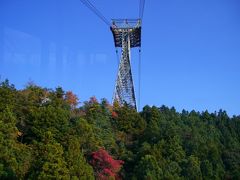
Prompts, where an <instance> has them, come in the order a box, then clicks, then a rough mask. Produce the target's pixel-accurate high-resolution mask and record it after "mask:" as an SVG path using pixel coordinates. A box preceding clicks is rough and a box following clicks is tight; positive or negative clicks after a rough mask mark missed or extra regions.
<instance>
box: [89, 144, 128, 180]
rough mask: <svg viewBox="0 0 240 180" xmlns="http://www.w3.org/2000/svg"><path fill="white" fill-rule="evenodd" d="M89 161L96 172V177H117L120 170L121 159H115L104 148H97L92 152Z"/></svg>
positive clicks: (102, 179) (103, 179)
mask: <svg viewBox="0 0 240 180" xmlns="http://www.w3.org/2000/svg"><path fill="white" fill-rule="evenodd" d="M91 158H92V160H91V161H90V162H91V164H92V165H93V168H94V170H95V173H96V178H97V179H101V180H105V179H109V177H114V178H115V179H119V176H118V172H119V171H120V169H121V167H122V165H123V163H124V162H123V161H122V160H115V159H113V158H112V156H110V155H109V154H108V152H107V151H106V150H104V149H99V150H98V151H96V152H93V153H92V156H91Z"/></svg>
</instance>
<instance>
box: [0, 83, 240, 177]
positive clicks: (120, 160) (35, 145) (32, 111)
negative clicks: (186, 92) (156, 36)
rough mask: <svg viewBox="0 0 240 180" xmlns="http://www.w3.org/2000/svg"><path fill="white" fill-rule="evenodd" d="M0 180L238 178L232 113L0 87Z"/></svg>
mask: <svg viewBox="0 0 240 180" xmlns="http://www.w3.org/2000/svg"><path fill="white" fill-rule="evenodd" d="M0 179H86V180H88V179H146V180H149V179H150V180H155V179H194V180H195V179H240V116H233V117H229V116H228V114H227V112H226V111H224V110H219V111H218V112H213V113H209V112H208V111H204V112H196V111H194V110H193V111H191V112H188V111H186V110H183V111H182V112H177V111H176V110H175V108H174V107H172V108H169V107H166V106H161V107H156V106H152V107H150V106H145V107H144V108H143V110H142V111H141V112H137V111H136V110H134V109H132V108H131V107H129V106H128V105H127V104H126V105H124V106H119V105H118V104H117V103H115V104H114V105H111V104H110V103H108V101H107V100H106V99H102V100H100V101H98V100H97V99H96V98H95V97H92V98H90V99H89V101H86V102H83V105H81V106H80V105H79V99H78V97H77V96H76V95H75V94H74V93H73V92H72V91H64V90H63V89H62V88H61V87H57V88H56V89H54V90H53V89H47V88H42V87H39V86H37V85H34V84H33V83H31V84H28V85H27V86H26V87H25V88H24V89H22V90H17V89H16V88H15V87H14V85H12V84H10V83H9V81H8V80H5V81H4V82H1V84H0Z"/></svg>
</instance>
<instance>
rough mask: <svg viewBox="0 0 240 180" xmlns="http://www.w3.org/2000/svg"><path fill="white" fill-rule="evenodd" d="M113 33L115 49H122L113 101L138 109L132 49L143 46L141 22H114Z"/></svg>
mask: <svg viewBox="0 0 240 180" xmlns="http://www.w3.org/2000/svg"><path fill="white" fill-rule="evenodd" d="M111 31H112V33H113V37H114V43H115V47H120V48H121V59H120V63H119V68H118V74H117V79H116V84H115V90H114V95H113V101H114V102H115V101H117V102H118V103H119V104H120V105H124V103H127V104H129V105H130V106H132V107H133V108H135V109H136V98H135V91H134V83H133V77H132V70H131V60H130V59H131V56H130V51H131V48H134V47H140V46H141V21H140V20H113V24H112V26H111Z"/></svg>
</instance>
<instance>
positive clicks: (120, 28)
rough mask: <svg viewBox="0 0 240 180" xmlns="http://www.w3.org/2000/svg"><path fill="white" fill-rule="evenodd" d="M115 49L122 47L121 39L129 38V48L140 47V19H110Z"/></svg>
mask: <svg viewBox="0 0 240 180" xmlns="http://www.w3.org/2000/svg"><path fill="white" fill-rule="evenodd" d="M110 29H111V31H112V34H113V38H114V43H115V47H122V38H123V37H124V36H126V35H127V36H129V39H130V47H131V48H133V47H141V20H140V19H112V26H111V27H110Z"/></svg>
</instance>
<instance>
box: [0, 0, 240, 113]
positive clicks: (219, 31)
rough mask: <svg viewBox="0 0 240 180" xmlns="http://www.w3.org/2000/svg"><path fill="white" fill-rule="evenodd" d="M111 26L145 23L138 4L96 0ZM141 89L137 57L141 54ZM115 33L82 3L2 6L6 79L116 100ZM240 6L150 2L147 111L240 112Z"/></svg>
mask: <svg viewBox="0 0 240 180" xmlns="http://www.w3.org/2000/svg"><path fill="white" fill-rule="evenodd" d="M91 2H92V3H93V4H95V6H96V7H97V8H98V9H99V10H100V11H101V12H102V13H103V14H104V15H105V16H106V17H107V18H108V19H109V20H110V19H111V18H136V17H138V0H121V1H112V0H91ZM132 55H133V57H132V65H133V73H134V80H135V82H136V83H135V84H136V86H138V84H137V81H138V76H137V70H138V69H137V63H138V62H137V61H138V58H137V53H136V51H134V50H133V53H132ZM116 73H117V60H116V54H115V48H114V46H113V38H112V34H111V32H110V30H109V27H107V26H106V25H105V24H104V23H103V22H102V21H101V20H100V19H98V17H97V16H96V15H95V14H93V13H92V12H91V11H89V9H87V8H86V7H84V6H83V5H82V4H81V2H80V0H21V1H20V0H1V1H0V75H1V79H2V80H3V79H5V78H8V79H9V80H10V81H11V82H12V83H14V84H15V85H16V87H17V88H23V87H24V85H25V84H26V83H27V82H28V81H30V80H31V81H34V82H35V83H36V84H38V85H40V86H44V87H48V88H55V87H57V86H58V85H60V86H62V87H63V88H64V89H65V90H72V91H73V92H75V93H76V94H77V95H78V97H79V98H80V101H85V100H87V99H88V98H89V97H90V96H93V95H95V96H96V97H97V98H99V99H100V98H103V97H106V98H107V99H109V100H110V101H111V98H112V95H113V89H114V84H115V78H116ZM239 81H240V1H239V0H151V1H150V0H146V3H145V11H144V20H143V29H142V88H141V93H142V95H141V107H143V106H144V105H146V104H149V105H157V106H160V105H162V104H164V105H167V106H174V107H175V108H176V109H177V110H182V109H183V108H184V109H187V110H192V109H195V110H197V111H202V110H206V109H208V110H209V111H210V112H213V111H215V110H219V109H220V108H222V109H224V110H227V112H228V113H229V114H230V115H233V114H240V83H239Z"/></svg>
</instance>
